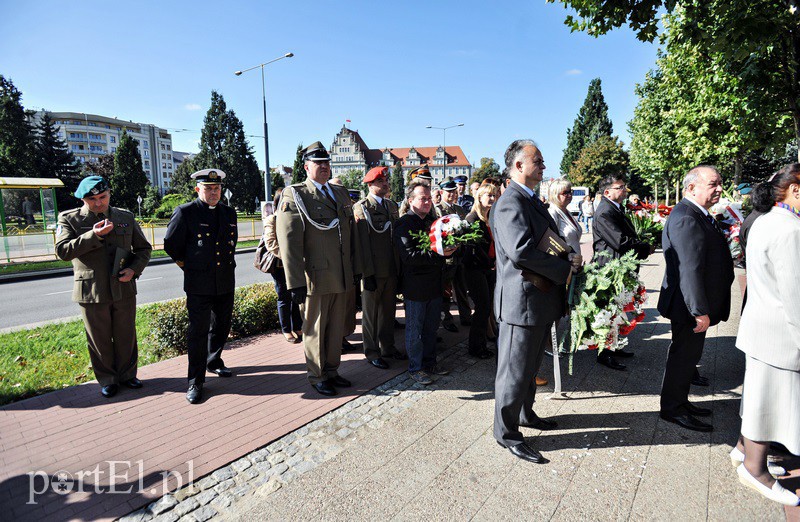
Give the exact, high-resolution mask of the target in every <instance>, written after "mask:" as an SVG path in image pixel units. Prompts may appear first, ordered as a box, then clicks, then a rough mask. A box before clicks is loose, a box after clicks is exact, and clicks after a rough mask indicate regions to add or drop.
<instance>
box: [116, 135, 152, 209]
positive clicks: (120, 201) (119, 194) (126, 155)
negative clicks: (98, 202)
mask: <svg viewBox="0 0 800 522" xmlns="http://www.w3.org/2000/svg"><path fill="white" fill-rule="evenodd" d="M109 184H110V185H111V191H112V198H113V199H112V204H113V205H114V206H115V207H120V208H125V209H128V210H130V211H131V212H133V213H136V211H137V209H138V208H139V204H138V202H137V201H136V198H137V197H139V196H141V197H142V198H144V197H145V195H146V193H147V187H148V185H149V184H150V182H149V180H148V179H147V175H146V174H145V173H144V169H143V168H142V157H141V156H140V155H139V150H138V148H137V146H136V141H135V140H134V139H133V138H131V137H130V136H129V135H128V133H127V132H126V131H122V136H121V137H120V139H119V147H117V152H116V154H114V174H113V175H112V176H111V179H110V180H109Z"/></svg>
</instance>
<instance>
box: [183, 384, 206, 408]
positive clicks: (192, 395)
mask: <svg viewBox="0 0 800 522" xmlns="http://www.w3.org/2000/svg"><path fill="white" fill-rule="evenodd" d="M202 398H203V385H202V384H192V385H191V386H189V391H187V392H186V400H187V401H189V404H197V403H198V402H200V399H202Z"/></svg>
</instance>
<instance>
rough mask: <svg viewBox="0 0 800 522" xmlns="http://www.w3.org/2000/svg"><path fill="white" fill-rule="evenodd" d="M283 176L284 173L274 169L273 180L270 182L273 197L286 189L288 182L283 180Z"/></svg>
mask: <svg viewBox="0 0 800 522" xmlns="http://www.w3.org/2000/svg"><path fill="white" fill-rule="evenodd" d="M281 174H282V172H280V171H279V170H278V169H274V170H273V171H272V179H271V180H270V183H271V184H272V194H273V196H274V195H275V191H277V190H278V189H280V188H286V182H285V181H284V180H283V176H282V175H281Z"/></svg>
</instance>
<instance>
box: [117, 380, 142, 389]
mask: <svg viewBox="0 0 800 522" xmlns="http://www.w3.org/2000/svg"><path fill="white" fill-rule="evenodd" d="M122 384H124V385H125V386H127V387H128V388H133V389H134V390H138V389H139V388H141V387H142V386H144V385H143V384H142V381H140V380H139V379H137V378H136V377H134V378H133V379H128V380H127V381H125V382H123V383H122Z"/></svg>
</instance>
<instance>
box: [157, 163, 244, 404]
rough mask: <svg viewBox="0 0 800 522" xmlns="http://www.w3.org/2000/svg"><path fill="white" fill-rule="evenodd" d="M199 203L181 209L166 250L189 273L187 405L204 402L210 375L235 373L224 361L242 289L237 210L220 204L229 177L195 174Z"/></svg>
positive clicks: (186, 286) (208, 172) (210, 171)
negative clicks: (238, 280) (238, 290)
mask: <svg viewBox="0 0 800 522" xmlns="http://www.w3.org/2000/svg"><path fill="white" fill-rule="evenodd" d="M191 177H192V179H194V180H195V182H196V183H197V186H195V191H196V192H197V199H196V200H194V201H192V202H190V203H185V204H183V205H180V206H179V207H177V208H176V209H175V212H174V213H173V214H172V219H171V220H170V222H169V226H168V227H167V234H166V236H164V250H165V251H166V252H167V254H169V256H170V257H171V258H172V259H173V260H174V261H175V263H176V264H177V265H178V266H179V267H181V269H183V289H184V291H185V292H186V310H187V312H188V313H189V331H188V332H187V341H188V342H187V344H188V352H189V391H188V392H186V400H187V401H189V403H190V404H197V403H198V402H200V400H201V399H202V393H203V383H204V382H205V380H206V370H208V371H209V372H212V373H216V374H217V375H219V376H220V377H232V376H233V373H232V372H231V370H230V369H229V368H227V367H226V366H225V363H224V362H223V361H222V350H223V348H224V347H225V341H226V340H227V339H228V334H229V333H230V331H231V318H232V316H233V291H234V289H235V288H236V281H235V269H236V261H235V259H234V256H235V254H236V242H237V241H238V239H239V231H238V225H237V224H236V211H235V210H233V209H232V208H231V207H229V206H227V205H224V204H222V203H221V202H220V198H221V197H222V180H223V179H225V173H224V172H222V171H221V170H219V169H204V170H200V171H198V172H195V173H194V174H192V176H191Z"/></svg>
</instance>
